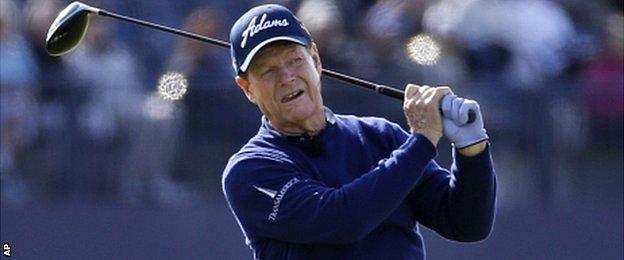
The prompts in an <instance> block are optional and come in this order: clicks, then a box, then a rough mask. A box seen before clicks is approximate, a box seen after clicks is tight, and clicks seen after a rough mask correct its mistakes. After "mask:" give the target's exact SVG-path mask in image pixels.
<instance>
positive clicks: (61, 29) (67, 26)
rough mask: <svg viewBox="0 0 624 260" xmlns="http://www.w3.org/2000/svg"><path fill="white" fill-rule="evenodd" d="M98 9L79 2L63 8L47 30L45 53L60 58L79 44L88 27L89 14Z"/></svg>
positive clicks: (96, 11)
mask: <svg viewBox="0 0 624 260" xmlns="http://www.w3.org/2000/svg"><path fill="white" fill-rule="evenodd" d="M98 12H99V9H97V8H93V7H91V6H88V5H86V4H83V3H81V2H78V1H76V2H72V3H71V4H70V5H68V6H67V7H65V9H63V10H62V11H61V12H60V13H59V14H58V16H57V17H56V19H54V22H52V25H51V26H50V29H49V30H48V35H47V37H46V51H47V52H48V54H50V55H52V56H61V55H63V54H65V53H67V52H69V51H71V50H73V49H74V48H76V46H78V44H80V42H81V41H82V38H83V37H84V35H85V33H86V32H87V27H88V26H89V14H90V13H98Z"/></svg>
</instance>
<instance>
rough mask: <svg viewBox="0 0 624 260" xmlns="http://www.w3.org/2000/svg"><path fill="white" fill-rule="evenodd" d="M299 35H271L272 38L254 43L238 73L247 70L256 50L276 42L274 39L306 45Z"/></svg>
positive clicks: (256, 52)
mask: <svg viewBox="0 0 624 260" xmlns="http://www.w3.org/2000/svg"><path fill="white" fill-rule="evenodd" d="M299 38H300V37H292V36H279V37H273V38H269V39H267V40H265V41H263V42H261V43H260V44H258V45H256V47H254V48H253V49H252V50H251V51H250V52H249V54H247V57H245V60H244V61H243V64H241V66H240V68H239V71H240V73H244V72H245V71H247V69H248V67H249V65H250V63H251V60H253V57H254V56H256V54H258V52H259V51H260V49H262V47H264V46H266V45H267V44H269V43H272V42H276V41H290V42H294V43H297V44H300V45H302V46H307V45H308V43H306V40H303V39H299Z"/></svg>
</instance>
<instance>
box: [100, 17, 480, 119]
mask: <svg viewBox="0 0 624 260" xmlns="http://www.w3.org/2000/svg"><path fill="white" fill-rule="evenodd" d="M95 13H96V14H98V15H101V16H108V17H112V18H116V19H120V20H124V21H127V22H131V23H135V24H138V25H142V26H146V27H149V28H153V29H157V30H161V31H166V32H170V33H173V34H177V35H181V36H184V37H188V38H191V39H195V40H199V41H203V42H207V43H210V44H213V45H216V46H220V47H224V48H230V43H229V42H226V41H222V40H219V39H214V38H210V37H206V36H203V35H199V34H195V33H192V32H188V31H183V30H179V29H175V28H171V27H168V26H164V25H160V24H156V23H152V22H147V21H144V20H140V19H136V18H132V17H128V16H125V15H120V14H116V13H113V12H109V11H106V10H104V9H97V10H96V11H95ZM322 75H323V76H326V77H330V78H333V79H336V80H340V81H342V82H346V83H349V84H351V85H353V86H357V87H361V88H366V89H369V90H373V91H375V92H377V93H379V94H382V95H385V96H388V97H392V98H395V99H398V100H403V97H404V95H405V92H403V91H402V90H399V89H396V88H392V87H388V86H384V85H380V84H376V83H373V82H370V81H367V80H363V79H360V78H356V77H353V76H349V75H346V74H342V73H339V72H335V71H332V70H328V69H323V71H322ZM475 117H476V115H475V112H474V111H469V113H468V123H472V122H473V121H474V120H475Z"/></svg>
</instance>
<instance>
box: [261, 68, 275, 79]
mask: <svg viewBox="0 0 624 260" xmlns="http://www.w3.org/2000/svg"><path fill="white" fill-rule="evenodd" d="M273 71H274V70H272V69H268V70H265V71H264V72H262V73H261V74H260V76H261V77H263V78H264V77H268V76H270V75H271V74H273Z"/></svg>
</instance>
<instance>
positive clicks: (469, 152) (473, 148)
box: [457, 140, 488, 157]
mask: <svg viewBox="0 0 624 260" xmlns="http://www.w3.org/2000/svg"><path fill="white" fill-rule="evenodd" d="M487 142H488V140H483V141H481V142H478V143H475V144H472V145H469V146H466V147H464V148H460V149H457V152H459V154H461V155H462V156H466V157H472V156H475V155H477V154H480V153H481V152H483V151H484V150H485V148H486V147H487Z"/></svg>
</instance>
